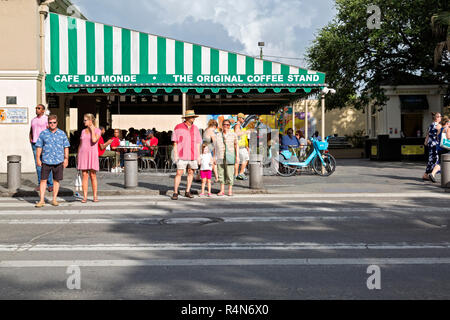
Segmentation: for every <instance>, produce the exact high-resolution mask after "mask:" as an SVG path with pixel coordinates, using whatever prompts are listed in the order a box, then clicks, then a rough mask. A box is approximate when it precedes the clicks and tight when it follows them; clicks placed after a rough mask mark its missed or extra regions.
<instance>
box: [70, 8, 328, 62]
mask: <svg viewBox="0 0 450 320" xmlns="http://www.w3.org/2000/svg"><path fill="white" fill-rule="evenodd" d="M72 3H73V4H74V5H76V6H77V7H78V9H79V10H80V11H81V12H82V13H83V14H84V16H86V18H87V19H89V20H92V21H95V22H99V23H104V24H109V25H114V26H117V27H122V28H128V29H133V30H137V31H140V32H146V33H151V34H155V35H159V36H164V37H169V38H173V39H176V40H181V41H187V42H192V43H195V44H200V45H205V46H208V47H213V48H217V49H221V50H226V51H232V52H237V53H242V54H247V55H251V56H259V50H260V49H259V47H258V42H260V41H264V42H265V46H264V48H263V54H264V55H265V57H264V59H267V60H271V61H278V62H282V63H287V64H290V65H295V66H300V67H307V65H306V62H305V60H304V58H305V52H306V49H307V48H308V47H309V46H310V45H311V41H312V40H313V39H314V38H315V35H316V34H317V32H318V30H320V28H322V27H324V26H325V25H327V24H328V22H330V21H331V20H332V19H333V17H334V16H335V14H336V10H335V8H334V1H333V0H189V1H186V0H184V1H183V0H127V1H123V0H95V1H92V0H72ZM268 56H281V57H289V58H300V59H279V58H273V57H268Z"/></svg>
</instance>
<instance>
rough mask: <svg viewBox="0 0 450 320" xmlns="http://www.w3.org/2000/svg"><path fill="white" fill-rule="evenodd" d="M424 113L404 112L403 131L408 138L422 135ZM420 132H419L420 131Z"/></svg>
mask: <svg viewBox="0 0 450 320" xmlns="http://www.w3.org/2000/svg"><path fill="white" fill-rule="evenodd" d="M422 125H423V114H422V113H404V114H402V132H403V134H404V136H405V137H406V138H412V137H414V138H417V137H422V134H423V128H422ZM419 131H420V133H419V134H418V132H419Z"/></svg>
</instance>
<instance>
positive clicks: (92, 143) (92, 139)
mask: <svg viewBox="0 0 450 320" xmlns="http://www.w3.org/2000/svg"><path fill="white" fill-rule="evenodd" d="M94 121H95V117H94V115H93V114H91V113H87V114H85V115H84V125H85V127H86V128H85V129H83V131H82V133H81V138H80V146H79V147H78V166H77V168H78V170H81V172H82V188H83V200H81V202H82V203H86V201H87V194H88V187H89V185H88V184H89V177H91V184H92V191H93V192H94V202H98V197H97V171H98V170H99V161H98V141H99V139H100V137H101V131H100V129H99V128H96V127H95V125H94Z"/></svg>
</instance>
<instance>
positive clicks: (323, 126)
mask: <svg viewBox="0 0 450 320" xmlns="http://www.w3.org/2000/svg"><path fill="white" fill-rule="evenodd" d="M321 100H322V141H324V139H325V94H322V97H321Z"/></svg>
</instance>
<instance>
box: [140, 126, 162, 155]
mask: <svg viewBox="0 0 450 320" xmlns="http://www.w3.org/2000/svg"><path fill="white" fill-rule="evenodd" d="M142 145H143V146H144V148H143V149H142V150H141V151H139V155H140V156H147V157H153V155H154V151H155V149H156V147H157V146H158V138H156V137H155V133H154V131H153V130H147V137H146V138H145V139H143V140H142Z"/></svg>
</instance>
